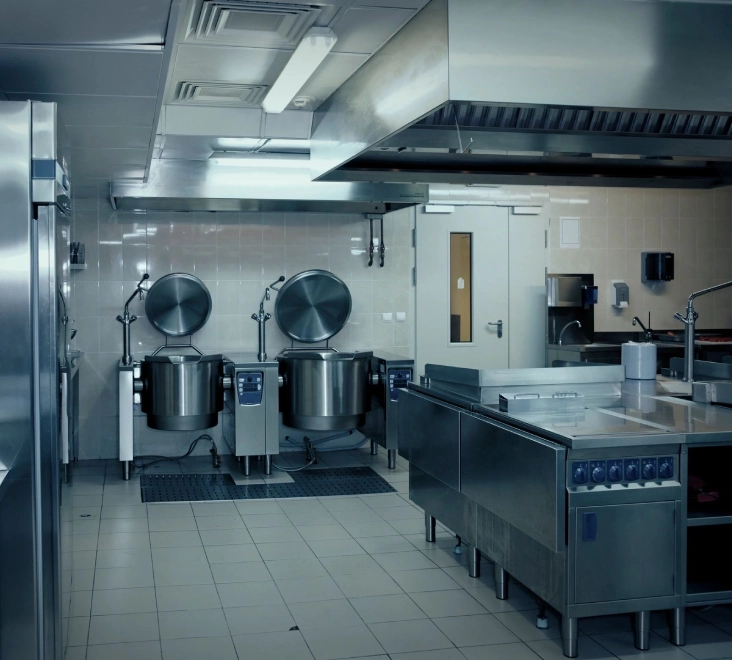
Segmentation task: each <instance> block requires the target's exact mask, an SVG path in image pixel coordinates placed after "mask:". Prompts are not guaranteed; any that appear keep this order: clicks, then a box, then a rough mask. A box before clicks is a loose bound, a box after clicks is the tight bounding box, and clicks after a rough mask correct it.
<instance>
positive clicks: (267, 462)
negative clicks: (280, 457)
mask: <svg viewBox="0 0 732 660" xmlns="http://www.w3.org/2000/svg"><path fill="white" fill-rule="evenodd" d="M264 473H265V474H272V457H271V456H270V455H269V454H267V455H266V456H265V457H264Z"/></svg>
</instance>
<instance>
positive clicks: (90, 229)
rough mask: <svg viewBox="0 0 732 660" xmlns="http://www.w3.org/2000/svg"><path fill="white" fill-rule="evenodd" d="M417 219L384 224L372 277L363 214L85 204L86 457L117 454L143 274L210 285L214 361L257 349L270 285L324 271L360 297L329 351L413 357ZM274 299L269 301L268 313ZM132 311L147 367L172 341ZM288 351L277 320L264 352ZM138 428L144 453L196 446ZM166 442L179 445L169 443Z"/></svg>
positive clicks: (208, 329) (409, 216)
mask: <svg viewBox="0 0 732 660" xmlns="http://www.w3.org/2000/svg"><path fill="white" fill-rule="evenodd" d="M413 222H414V212H413V211H412V210H404V211H398V212H394V213H391V214H389V215H387V216H386V219H385V222H384V229H385V244H386V265H385V267H384V268H379V267H378V261H376V262H375V264H374V266H373V267H372V268H368V267H367V255H366V251H367V247H368V239H369V233H368V222H367V221H366V220H365V219H364V218H363V216H362V215H360V214H335V213H326V214H311V213H241V214H239V213H148V214H136V213H129V212H124V213H123V212H114V211H113V210H112V209H111V208H110V206H109V204H108V202H107V201H106V200H104V199H80V200H76V202H75V212H74V227H73V238H72V240H74V241H81V242H83V243H85V245H86V255H87V256H86V260H87V264H88V267H87V270H84V271H75V272H74V274H73V276H72V277H73V283H72V300H71V307H72V313H71V317H72V318H73V319H75V327H76V328H77V329H78V331H79V332H78V336H77V338H76V340H75V343H76V347H77V348H79V349H81V350H83V351H85V353H86V354H85V361H84V365H83V368H82V372H81V402H80V403H81V410H80V415H81V424H80V426H81V429H80V431H81V439H80V444H81V447H80V454H81V456H82V457H83V458H99V457H102V458H115V457H116V456H117V437H118V435H117V371H116V369H117V362H118V360H119V358H120V356H121V352H122V327H121V325H120V324H119V323H118V322H117V321H116V320H115V319H116V316H117V315H118V314H120V313H121V312H122V307H123V305H124V301H125V300H126V298H127V297H128V296H129V295H130V294H131V293H132V291H134V287H135V284H136V283H137V281H138V280H139V279H140V277H141V276H142V274H143V273H144V272H148V273H150V278H151V283H152V282H154V281H155V279H156V278H159V277H160V276H162V275H165V274H167V273H171V272H187V273H192V274H194V275H196V276H198V277H200V278H201V279H202V280H203V281H204V283H205V284H206V285H207V286H208V288H209V290H210V292H211V296H212V299H213V309H212V315H211V318H210V319H209V322H208V323H207V324H206V326H205V328H203V329H202V330H201V331H200V332H199V333H197V334H196V335H194V337H193V343H194V344H195V345H197V346H198V347H199V348H201V349H202V350H203V351H206V352H212V351H220V352H223V353H226V352H227V351H230V352H233V351H237V352H242V351H252V352H256V350H257V324H256V323H255V322H254V321H253V320H252V319H251V318H250V317H251V315H252V313H253V312H256V311H257V309H258V306H259V301H260V299H261V298H262V295H263V294H264V289H265V287H266V286H267V285H268V284H269V283H271V282H272V281H274V280H276V279H277V278H278V277H279V276H280V275H284V276H285V277H287V278H289V277H291V276H292V275H294V274H296V273H298V272H300V271H303V270H306V269H310V268H323V269H326V270H330V271H332V272H333V273H335V274H336V275H338V276H339V277H341V278H342V279H343V280H344V281H345V282H346V284H347V285H348V287H349V289H350V291H351V295H352V297H353V309H352V313H351V317H350V320H349V322H348V325H347V326H346V327H345V328H344V329H343V330H342V331H341V332H340V333H339V334H338V335H337V336H336V338H335V339H334V341H333V342H332V344H331V345H333V346H335V347H337V348H349V349H354V348H364V349H376V350H378V349H386V350H389V351H392V352H395V353H400V354H406V355H412V354H413V320H414V319H413V316H414V314H413V305H414V297H413V289H412V286H411V268H412V266H413V265H414V263H413V262H414V255H413V249H412V248H411V229H412V226H413ZM274 295H276V294H273V300H272V301H271V302H270V303H268V304H267V310H268V311H270V312H273V311H274ZM130 312H131V313H133V314H136V315H137V316H138V320H137V321H136V322H135V323H133V325H132V347H133V354H134V356H135V357H136V358H142V357H143V356H144V355H145V354H146V353H149V352H150V351H152V350H154V349H155V348H157V347H158V346H160V345H161V344H163V343H164V336H163V335H161V334H160V333H158V332H157V331H156V330H155V329H154V328H153V327H152V326H151V325H150V324H149V323H148V321H147V319H146V318H145V308H144V303H141V302H139V301H137V300H135V301H134V302H133V303H132V304H131V305H130ZM383 312H392V313H395V312H406V313H407V320H406V322H400V323H396V322H392V323H383V322H382V313H383ZM395 316H396V315H395V314H394V317H395ZM286 345H289V341H286V337H285V336H284V335H283V334H282V333H281V331H280V330H279V328H278V327H277V323H276V321H275V320H274V318H273V319H272V320H271V321H269V322H268V323H267V352H268V354H269V355H270V356H273V355H276V354H277V353H278V352H279V351H280V350H281V349H282V348H284V347H285V346H286ZM138 428H140V429H141V430H142V432H141V433H140V434H138V435H140V436H141V437H139V438H137V440H138V441H139V442H140V443H141V444H140V447H138V448H137V449H136V452H137V453H141V452H144V453H151V452H163V453H166V454H174V453H175V452H177V451H179V450H181V449H183V450H185V448H187V446H188V443H189V442H190V439H189V438H188V435H187V434H181V436H180V438H181V439H180V441H179V442H178V441H176V442H175V443H174V444H175V446H174V447H172V446H168V447H167V449H166V446H165V445H163V446H161V443H160V438H162V437H163V436H162V435H161V434H160V432H154V431H150V430H148V429H146V428H145V425H144V423H143V424H141V425H138ZM168 435H169V434H168ZM196 435H197V434H193V437H195V436H196ZM184 436H185V437H184ZM166 442H167V443H168V445H170V442H171V441H170V438H169V437H168V438H167V439H166ZM202 450H203V451H206V448H204V447H202ZM180 453H182V451H181V452H180Z"/></svg>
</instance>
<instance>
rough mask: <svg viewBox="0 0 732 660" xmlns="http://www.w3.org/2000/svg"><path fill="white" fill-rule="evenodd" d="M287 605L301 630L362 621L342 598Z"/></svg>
mask: <svg viewBox="0 0 732 660" xmlns="http://www.w3.org/2000/svg"><path fill="white" fill-rule="evenodd" d="M288 607H289V609H290V613H291V614H292V616H293V617H294V619H295V622H296V623H297V625H298V626H299V627H300V629H301V630H304V629H306V628H331V627H334V626H335V627H339V626H357V625H359V624H361V623H363V621H362V620H361V617H360V616H359V615H358V613H357V612H356V610H354V609H353V607H352V606H351V604H350V603H349V602H348V601H347V600H344V599H340V600H322V601H317V602H307V603H288Z"/></svg>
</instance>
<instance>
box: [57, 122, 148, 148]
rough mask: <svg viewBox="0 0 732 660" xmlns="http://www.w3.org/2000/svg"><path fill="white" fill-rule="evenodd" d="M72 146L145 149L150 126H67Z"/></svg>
mask: <svg viewBox="0 0 732 660" xmlns="http://www.w3.org/2000/svg"><path fill="white" fill-rule="evenodd" d="M66 133H67V135H68V136H69V138H70V139H71V147H72V148H86V149H147V148H148V147H149V146H150V137H151V133H152V131H151V130H150V126H148V127H142V126H67V127H66Z"/></svg>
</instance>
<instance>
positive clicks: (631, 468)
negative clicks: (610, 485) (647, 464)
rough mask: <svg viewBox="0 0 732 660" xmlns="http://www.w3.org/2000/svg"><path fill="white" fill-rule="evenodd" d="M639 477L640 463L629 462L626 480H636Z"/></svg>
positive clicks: (626, 469) (626, 467)
mask: <svg viewBox="0 0 732 660" xmlns="http://www.w3.org/2000/svg"><path fill="white" fill-rule="evenodd" d="M637 478H638V464H637V463H628V464H626V466H625V479H626V481H635V480H636V479H637Z"/></svg>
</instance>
